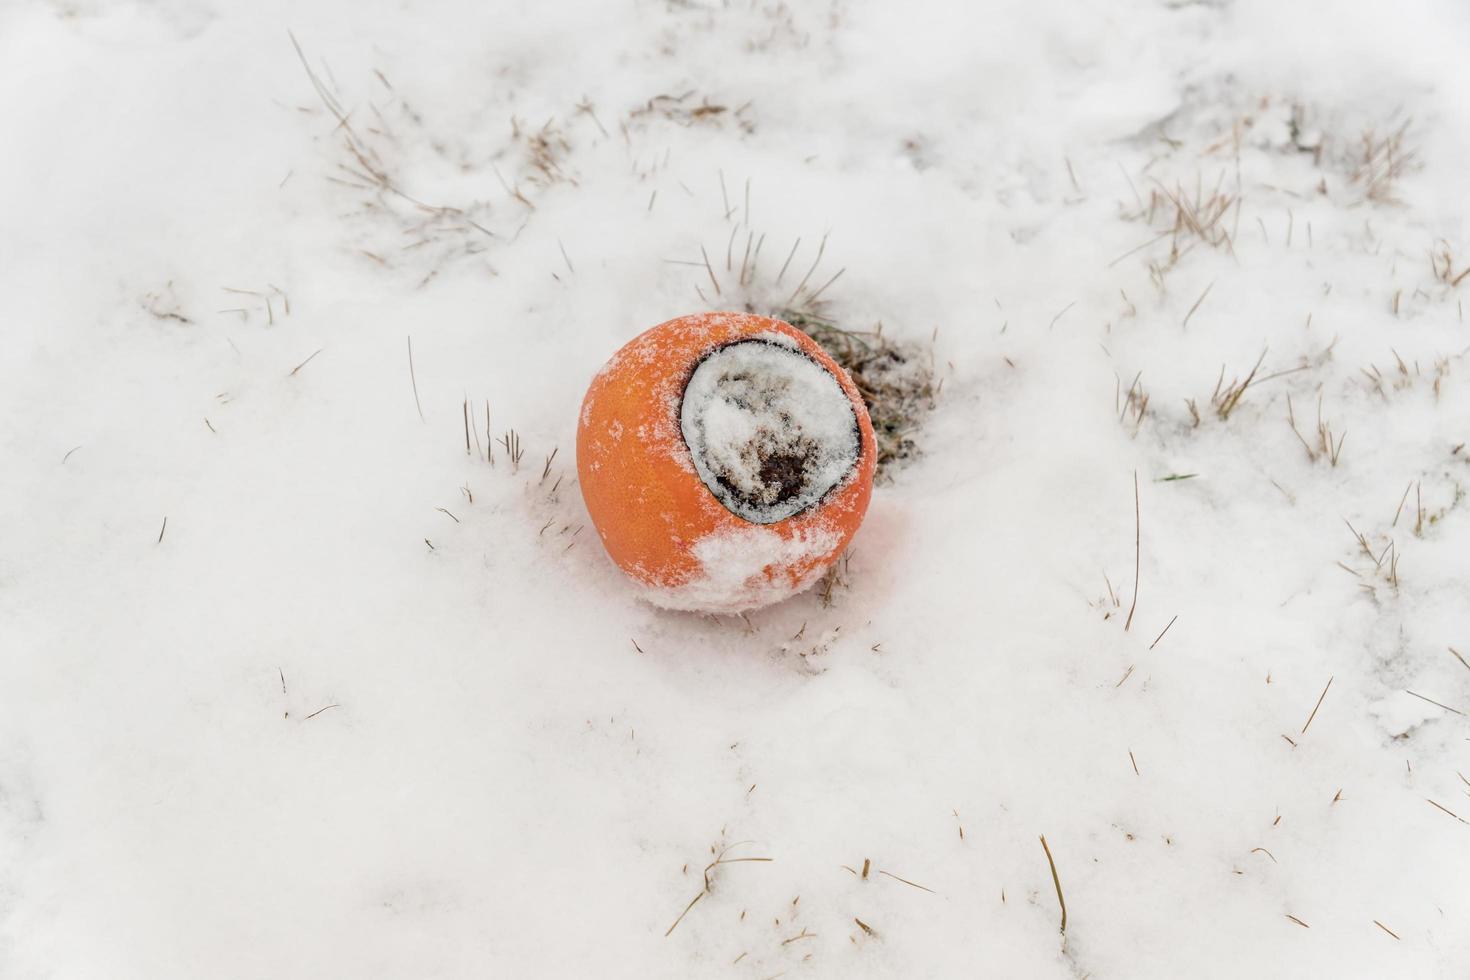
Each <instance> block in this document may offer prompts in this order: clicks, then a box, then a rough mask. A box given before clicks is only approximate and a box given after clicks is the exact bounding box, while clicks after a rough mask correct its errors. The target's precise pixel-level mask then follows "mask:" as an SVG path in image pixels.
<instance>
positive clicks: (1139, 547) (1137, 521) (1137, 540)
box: [1123, 470, 1168, 643]
mask: <svg viewBox="0 0 1470 980" xmlns="http://www.w3.org/2000/svg"><path fill="white" fill-rule="evenodd" d="M1140 514H1141V512H1140V510H1139V506H1138V471H1137V470H1134V471H1133V603H1132V605H1130V606H1129V607H1128V620H1127V622H1125V623H1124V624H1123V632H1125V633H1126V632H1128V629H1129V627H1131V626H1132V625H1133V613H1134V612H1135V611H1136V610H1137V609H1138V570H1139V567H1140V562H1141V560H1142V555H1143V520H1142V518H1141V516H1140ZM1167 628H1168V627H1165V629H1167ZM1159 636H1160V637H1162V636H1163V634H1162V633H1160V634H1159ZM1154 642H1155V643H1157V642H1158V641H1157V640H1155V641H1154Z"/></svg>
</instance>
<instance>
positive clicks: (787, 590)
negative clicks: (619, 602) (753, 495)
mask: <svg viewBox="0 0 1470 980" xmlns="http://www.w3.org/2000/svg"><path fill="white" fill-rule="evenodd" d="M841 543H842V535H841V534H840V533H838V531H837V530H835V529H834V528H831V527H827V526H823V523H822V522H818V523H816V524H814V525H813V526H811V527H805V528H801V529H799V530H796V531H794V532H793V533H792V534H791V536H789V537H783V536H782V535H780V534H777V533H776V532H775V531H772V530H769V529H767V528H764V527H759V526H749V527H735V528H730V529H728V530H725V531H717V532H715V533H713V534H707V535H705V536H704V537H702V538H700V539H699V540H698V541H696V542H695V543H694V546H693V552H694V557H695V558H696V559H698V561H699V571H698V572H697V573H696V574H695V575H693V576H691V577H690V578H689V580H688V581H686V582H684V583H682V584H680V585H677V586H668V585H646V586H643V587H641V588H640V589H639V590H638V593H639V594H640V595H641V596H642V597H643V598H644V599H646V600H647V601H649V602H651V603H653V604H654V605H655V606H659V607H661V608H663V609H672V610H683V611H686V612H688V611H694V612H723V613H741V612H746V611H749V610H754V609H759V608H760V607H762V606H768V605H770V604H771V603H773V602H778V601H780V600H782V599H785V598H788V597H789V596H792V595H795V594H796V593H798V592H802V591H803V590H805V589H808V588H811V586H812V585H813V584H815V583H816V582H817V580H818V579H820V578H821V577H822V575H823V574H824V573H825V572H826V570H827V566H826V564H825V563H819V564H817V565H816V566H815V567H811V563H812V562H813V561H815V560H818V559H822V558H825V557H826V556H827V555H830V554H831V553H832V552H833V551H835V550H836V549H837V547H838V546H839V545H840V544H841ZM798 570H799V571H798Z"/></svg>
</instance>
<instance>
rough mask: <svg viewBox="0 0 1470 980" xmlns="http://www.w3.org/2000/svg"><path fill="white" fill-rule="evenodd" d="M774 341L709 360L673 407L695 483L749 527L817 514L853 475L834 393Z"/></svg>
mask: <svg viewBox="0 0 1470 980" xmlns="http://www.w3.org/2000/svg"><path fill="white" fill-rule="evenodd" d="M782 340H783V341H784V342H783V343H780V344H777V343H775V342H772V341H771V340H767V339H766V335H760V336H758V337H756V338H754V339H751V340H746V341H740V342H737V343H734V344H730V345H728V346H726V347H722V348H720V349H718V350H716V351H715V352H714V353H712V354H710V355H709V356H707V357H706V358H704V360H702V361H701V362H700V363H699V366H698V367H696V368H695V370H694V374H693V375H692V376H691V377H690V379H689V383H688V385H687V386H686V387H685V390H684V398H683V402H682V405H681V407H680V429H681V431H682V433H683V436H684V442H685V444H686V445H687V446H688V447H689V451H690V454H691V456H692V459H693V462H694V468H695V471H696V472H697V473H698V475H699V478H700V480H701V481H702V482H703V483H704V485H705V486H706V487H708V488H709V490H710V492H711V493H713V494H714V495H715V497H716V499H718V500H719V501H720V503H722V504H723V505H724V506H725V507H726V508H728V509H729V510H730V511H731V512H732V513H734V514H736V515H737V516H739V517H741V518H744V519H745V520H747V521H750V522H752V523H754V524H774V523H776V522H777V521H780V520H784V519H786V518H788V517H791V516H792V515H794V514H798V513H800V512H801V511H803V510H806V509H807V508H808V507H811V506H812V505H814V504H816V503H817V502H818V501H820V500H821V499H822V497H823V496H825V495H826V493H827V492H828V491H829V490H831V489H832V488H833V487H835V486H837V485H838V484H839V483H841V482H842V480H843V479H844V478H845V477H846V476H847V475H848V474H849V473H850V472H852V470H853V469H854V468H855V467H856V466H857V461H858V455H859V453H860V452H861V450H862V438H861V433H860V431H859V429H858V421H857V415H856V413H855V412H854V411H853V407H852V403H851V402H850V401H849V400H848V397H847V393H846V392H845V391H843V390H842V386H841V384H839V383H838V381H837V379H836V378H835V377H833V376H832V374H831V373H830V372H828V371H827V370H826V369H825V368H823V367H822V366H821V365H819V364H817V362H816V361H814V360H812V359H811V358H810V357H808V356H806V355H805V354H804V353H802V352H801V351H800V350H799V349H797V348H795V346H794V345H792V344H791V343H790V341H789V340H788V339H787V338H782Z"/></svg>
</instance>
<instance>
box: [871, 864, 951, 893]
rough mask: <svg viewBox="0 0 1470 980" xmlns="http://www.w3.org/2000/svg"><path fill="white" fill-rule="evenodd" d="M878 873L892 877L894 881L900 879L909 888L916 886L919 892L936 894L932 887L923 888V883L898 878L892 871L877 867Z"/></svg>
mask: <svg viewBox="0 0 1470 980" xmlns="http://www.w3.org/2000/svg"><path fill="white" fill-rule="evenodd" d="M878 873H879V874H880V875H883V876H884V877H885V878H892V879H893V880H894V881H901V882H903V883H904V884H905V885H908V886H909V887H910V888H917V889H918V890H919V891H921V892H928V893H929V894H930V895H937V894H938V892H936V891H935V890H934V889H932V888H925V887H924V886H923V885H921V884H919V883H918V882H915V881H909V880H908V879H907V878H900V877H899V876H898V875H896V874H893V873H892V872H889V871H884V870H883V869H882V868H879V869H878Z"/></svg>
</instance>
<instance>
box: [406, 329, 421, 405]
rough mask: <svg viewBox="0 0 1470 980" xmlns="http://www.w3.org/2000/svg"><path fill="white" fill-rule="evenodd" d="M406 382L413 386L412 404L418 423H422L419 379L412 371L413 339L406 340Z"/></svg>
mask: <svg viewBox="0 0 1470 980" xmlns="http://www.w3.org/2000/svg"><path fill="white" fill-rule="evenodd" d="M408 380H409V381H410V382H412V384H413V404H414V407H415V408H417V409H418V410H419V421H420V422H422V421H424V406H423V404H422V403H421V402H420V401H419V379H418V376H417V375H416V374H415V373H414V369H413V337H411V336H410V337H409V338H408Z"/></svg>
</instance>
